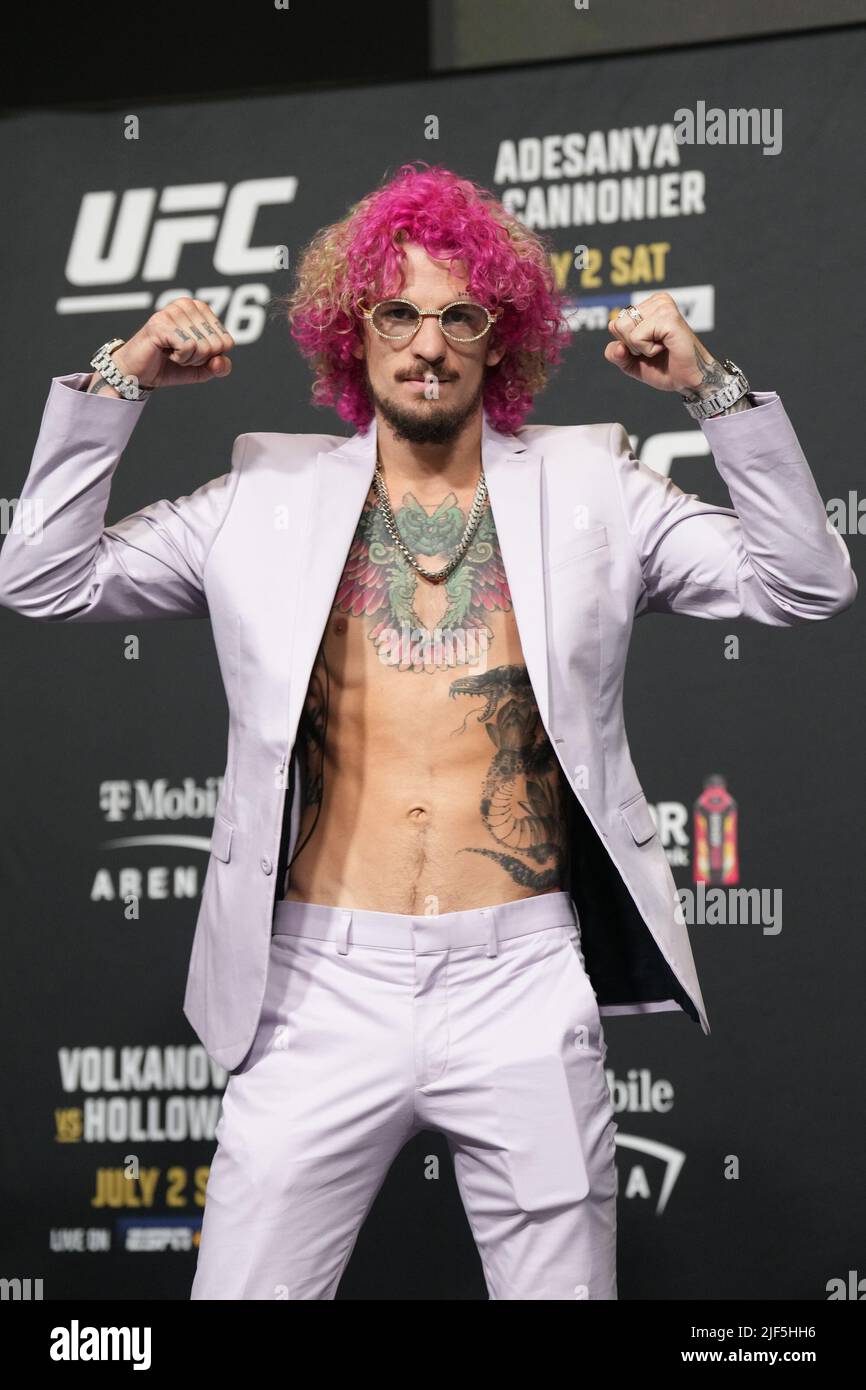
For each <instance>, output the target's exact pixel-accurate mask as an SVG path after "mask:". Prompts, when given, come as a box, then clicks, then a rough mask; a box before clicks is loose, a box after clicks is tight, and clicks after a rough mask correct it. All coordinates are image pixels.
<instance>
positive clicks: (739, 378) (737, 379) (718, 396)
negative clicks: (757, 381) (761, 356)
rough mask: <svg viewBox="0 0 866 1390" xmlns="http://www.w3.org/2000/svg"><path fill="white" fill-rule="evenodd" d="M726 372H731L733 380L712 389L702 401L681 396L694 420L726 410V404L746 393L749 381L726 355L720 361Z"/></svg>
mask: <svg viewBox="0 0 866 1390" xmlns="http://www.w3.org/2000/svg"><path fill="white" fill-rule="evenodd" d="M722 366H723V367H724V369H725V371H726V372H731V373H732V375H733V377H734V380H733V381H729V382H728V383H727V385H725V386H722V387H720V388H719V390H718V391H714V392H713V394H712V395H711V396H707V397H706V398H705V399H704V400H702V401H690V400H689V398H688V397H687V396H683V404H684V405H685V408H686V410H687V411H688V412H689V414H690V415H691V416H692V418H693V419H695V420H706V419H708V417H709V416H710V415H718V414H719V413H720V411H722V410H727V408H728V406H731V405H734V404H735V403H736V402H737V401H738V400H740V399H741V398H742V397H743V396H746V395H748V392H749V383H748V381H747V380H746V377H745V373H744V372H743V370H742V368H740V367H738V366H737V364H736V362H732V361H731V359H730V358H729V357H726V358H725V360H724V361H723V362H722Z"/></svg>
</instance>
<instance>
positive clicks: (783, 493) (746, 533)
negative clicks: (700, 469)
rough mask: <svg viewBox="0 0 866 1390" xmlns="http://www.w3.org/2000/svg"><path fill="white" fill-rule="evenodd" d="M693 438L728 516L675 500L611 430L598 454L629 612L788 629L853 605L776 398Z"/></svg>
mask: <svg viewBox="0 0 866 1390" xmlns="http://www.w3.org/2000/svg"><path fill="white" fill-rule="evenodd" d="M752 399H753V401H754V402H755V404H754V406H753V407H752V408H751V409H749V410H744V411H742V412H740V413H736V414H731V415H723V416H718V417H716V418H713V419H710V420H705V421H703V423H702V425H701V428H702V430H703V431H704V434H705V435H706V437H707V442H708V444H709V446H710V449H711V451H712V454H713V458H714V459H715V462H716V467H717V468H718V470H719V473H720V474H721V476H722V477H723V478H724V480H725V482H726V484H727V486H728V489H729V491H730V494H731V501H732V502H733V504H734V505H733V507H717V506H712V505H710V504H709V503H707V502H702V501H701V499H700V498H699V497H698V496H697V495H696V494H695V493H686V492H683V491H682V490H681V489H680V488H679V487H677V485H676V483H674V482H673V481H672V480H671V479H670V478H664V477H662V476H661V475H660V474H659V473H656V472H655V471H654V470H653V469H652V468H649V467H648V466H647V465H646V464H643V463H640V462H639V461H638V459H637V458H635V456H634V454H633V453H632V451H631V447H630V445H629V441H628V436H627V434H626V431H625V429H624V428H623V426H622V425H620V424H616V425H614V426H613V427H612V430H611V439H610V447H611V451H612V454H613V459H614V465H615V469H616V475H617V480H618V483H619V488H620V494H621V497H622V505H623V510H624V512H625V516H626V520H627V524H628V529H629V531H630V532H631V535H632V536H633V538H634V543H635V546H636V548H637V552H638V556H639V559H640V563H641V569H642V572H643V580H644V586H645V587H644V592H643V595H642V597H641V600H640V602H639V604H638V606H637V608H636V610H635V612H636V614H637V615H640V614H641V613H644V612H652V611H659V612H670V613H686V614H690V615H691V616H693V617H697V618H741V617H742V618H750V619H752V620H753V621H755V622H759V623H770V624H773V625H775V626H779V627H789V626H791V625H793V624H794V623H798V622H808V621H814V620H817V619H821V618H831V617H833V616H834V614H836V613H840V612H842V611H843V610H844V609H845V608H848V607H849V606H850V605H851V604H852V603H853V602H854V599H855V597H856V594H857V578H856V576H855V574H854V572H853V569H852V567H851V559H850V556H849V554H848V549H847V546H846V545H845V542H844V541H843V540H842V537H841V536H840V535H839V534H838V532H837V531H836V530H835V529H834V528H833V527H832V526H831V525H830V524H829V522H828V520H827V513H826V510H825V507H824V503H823V502H822V500H821V495H820V493H819V491H818V488H817V486H816V484H815V479H814V477H813V476H812V472H811V469H810V468H809V465H808V463H807V462H806V458H805V456H804V454H803V451H802V449H801V448H800V444H799V441H798V439H797V436H796V434H795V432H794V427H793V425H792V424H791V421H790V419H789V418H788V415H787V412H786V411H785V408H784V406H783V405H782V402H781V400H780V399H779V397H778V395H776V393H775V392H773V391H756V392H753V393H752Z"/></svg>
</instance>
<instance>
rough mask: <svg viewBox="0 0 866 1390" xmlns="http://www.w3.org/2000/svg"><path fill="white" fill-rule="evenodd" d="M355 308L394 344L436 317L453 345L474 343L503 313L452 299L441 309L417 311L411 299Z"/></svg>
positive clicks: (381, 302) (411, 336) (410, 336)
mask: <svg viewBox="0 0 866 1390" xmlns="http://www.w3.org/2000/svg"><path fill="white" fill-rule="evenodd" d="M358 308H359V309H360V310H361V313H362V314H363V315H364V318H365V319H369V321H370V324H371V325H372V327H373V328H374V329H375V330H376V332H377V333H378V334H379V337H380V338H389V339H391V340H392V341H394V342H401V341H407V340H408V339H409V338H414V336H415V334H416V333H417V332H418V329H419V328H420V327H421V324H422V323H423V321H424V319H427V318H435V319H438V320H439V327H440V328H441V329H442V332H443V333H444V334H445V337H446V338H450V339H451V341H452V342H454V343H474V342H475V341H476V340H477V339H478V338H483V337H484V334H485V333H486V332H487V331H488V329H490V328H492V327H493V325H494V323H495V322H496V320H497V319H498V318H499V317H500V314H501V313H502V311H501V309H498V310H497V311H496V313H495V314H491V313H490V311H489V310H488V309H485V308H484V305H483V304H476V303H475V302H474V301H473V300H471V299H455V300H453V301H452V302H451V303H450V304H446V305H445V307H444V308H442V309H419V308H418V305H417V304H413V303H412V301H411V299H382V300H380V302H379V303H378V304H374V305H373V307H372V309H368V308H367V306H366V305H365V304H364V302H363V300H361V301H359V303H358Z"/></svg>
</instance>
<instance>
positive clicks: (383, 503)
mask: <svg viewBox="0 0 866 1390" xmlns="http://www.w3.org/2000/svg"><path fill="white" fill-rule="evenodd" d="M373 482H374V484H375V487H376V492H377V495H378V500H379V510H380V511H381V513H382V520H383V521H384V522H385V527H386V529H387V531H388V535H389V536H390V537H391V540H392V541H393V542H394V544H395V545H396V547H397V549H398V550H399V551H400V553H401V555H403V556H404V557H405V559H406V560H408V562H409V564H410V565H411V566H412V568H413V569H415V570H417V572H418V574H420V575H423V577H424V578H425V579H429V580H430V582H431V583H433V584H442V583H443V582H444V581H445V580H446V579H447V578H448V576H449V574H453V573H454V571H455V569H456V568H457V566H458V565H459V564H460V561H461V560H462V559H463V556H464V555H465V554H466V551H467V550H468V549H469V546H470V545H471V544H472V538H473V536H474V535H475V532H476V531H477V530H478V526H479V523H480V521H481V516H482V513H483V511H484V507H485V504H486V502H487V483H486V481H485V478H484V468H483V467H482V469H481V476H480V477H479V479H478V485H477V487H476V489H475V497H474V498H473V501H472V506H471V507H470V508H469V515H468V516H467V518H466V525H465V527H464V528H463V535H462V536H461V537H460V541H459V542H458V545H457V549H456V550H455V552H454V554H453V555H452V557H451V559H450V560H449V561H448V563H447V564H446V565H444V566H443V568H442V569H441V570H428V569H427V568H426V567H425V566H424V565H422V564H421V563H420V562H419V561H418V559H417V557H416V556H414V555H413V554H412V552H411V550H410V549H409V547H408V546H407V545H406V543H405V541H404V540H403V537H402V536H401V535H400V532H399V531H398V530H397V519H396V517H395V516H394V513H393V511H392V510H391V503H390V500H389V498H388V489H387V487H386V485H385V475H384V473H383V472H382V465H381V463H380V462H379V461H378V459H377V460H376V471H375V473H374V474H373Z"/></svg>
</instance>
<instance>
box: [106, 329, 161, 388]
mask: <svg viewBox="0 0 866 1390" xmlns="http://www.w3.org/2000/svg"><path fill="white" fill-rule="evenodd" d="M125 342H126V339H125V338H109V340H108V342H107V343H103V344H102V347H101V348H100V349H99V351H98V352H97V353H96V354H95V356H93V357H92V358H91V360H90V365H91V367H93V368H94V370H95V371H97V372H99V375H100V376H101V377H104V378H105V380H106V381H107V382H108V384H109V386H113V387H114V389H115V391H117V392H118V394H119V395H121V396H123V397H124V398H125V399H126V400H128V401H137V400H138V399H139V397H140V396H146V395H148V394H149V392H151V391H154V390H155V389H156V388H155V387H154V386H140V385H139V383H138V381H137V380H136V378H135V377H134V376H124V374H123V372H122V371H121V370H120V368H119V367H118V366H116V365H115V362H114V359H113V357H112V356H111V354H112V353H113V352H114V350H115V348H119V347H120V345H121V343H125Z"/></svg>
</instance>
